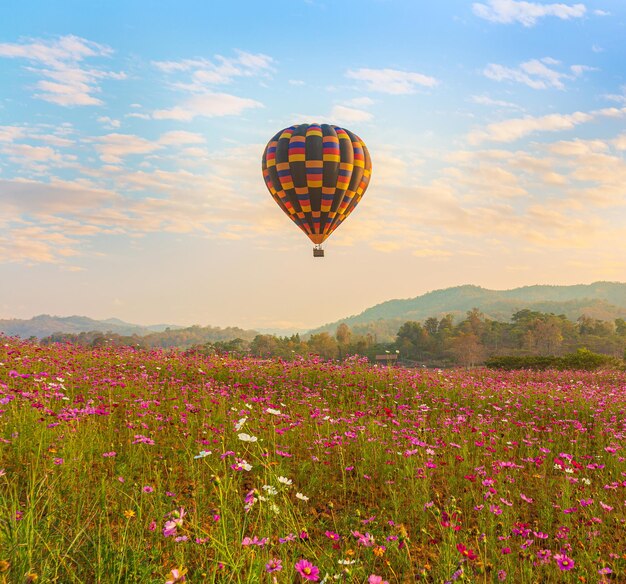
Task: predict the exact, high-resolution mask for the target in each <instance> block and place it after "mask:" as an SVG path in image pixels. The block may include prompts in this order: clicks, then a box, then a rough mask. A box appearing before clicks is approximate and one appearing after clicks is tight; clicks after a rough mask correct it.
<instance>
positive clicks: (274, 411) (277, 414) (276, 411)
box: [265, 408, 281, 416]
mask: <svg viewBox="0 0 626 584" xmlns="http://www.w3.org/2000/svg"><path fill="white" fill-rule="evenodd" d="M265 411H266V412H267V413H268V414H272V416H280V415H281V414H280V410H275V409H273V408H267V409H266V410H265Z"/></svg>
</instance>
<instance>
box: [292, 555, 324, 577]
mask: <svg viewBox="0 0 626 584" xmlns="http://www.w3.org/2000/svg"><path fill="white" fill-rule="evenodd" d="M295 569H296V572H298V574H300V576H301V577H302V579H303V580H311V581H312V582H317V581H318V580H319V573H320V569H319V568H318V567H317V566H314V565H313V564H312V563H311V562H309V561H308V560H304V559H302V560H300V561H298V562H296V565H295Z"/></svg>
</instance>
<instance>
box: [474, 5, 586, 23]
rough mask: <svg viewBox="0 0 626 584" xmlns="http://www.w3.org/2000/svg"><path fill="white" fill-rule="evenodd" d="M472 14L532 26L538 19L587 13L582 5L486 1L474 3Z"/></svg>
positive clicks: (564, 18)
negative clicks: (485, 2) (484, 2)
mask: <svg viewBox="0 0 626 584" xmlns="http://www.w3.org/2000/svg"><path fill="white" fill-rule="evenodd" d="M472 8H473V10H474V14H476V15H477V16H479V17H480V18H484V19H485V20H489V21H490V22H497V23H501V24H510V23H513V22H519V23H520V24H523V25H524V26H534V25H535V24H537V21H538V20H539V19H540V18H544V17H546V16H555V17H557V18H560V19H561V20H569V19H570V18H581V17H583V16H584V15H585V13H586V12H587V8H586V6H585V5H584V4H573V5H570V4H562V3H554V4H539V3H538V2H519V1H517V0H487V4H481V3H479V2H475V3H474V4H473V6H472Z"/></svg>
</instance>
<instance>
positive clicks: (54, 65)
mask: <svg viewBox="0 0 626 584" xmlns="http://www.w3.org/2000/svg"><path fill="white" fill-rule="evenodd" d="M112 52H113V51H112V49H111V48H110V47H107V46H105V45H101V44H98V43H94V42H92V41H88V40H86V39H83V38H80V37H77V36H74V35H67V36H63V37H60V38H58V39H57V40H53V41H44V40H36V39H32V40H30V41H25V42H23V43H0V57H5V58H13V59H25V60H27V61H29V62H30V63H34V64H35V67H28V68H27V69H28V70H29V71H31V72H33V73H35V74H36V75H38V76H40V77H43V79H41V80H40V81H38V82H37V84H36V85H35V87H36V89H37V92H36V93H35V94H34V97H37V98H39V99H42V100H44V101H48V102H51V103H55V104H57V105H61V106H76V105H100V104H102V101H101V100H100V99H98V98H97V97H95V95H94V94H96V93H98V92H99V91H100V85H99V82H100V80H101V79H105V78H110V79H125V77H126V75H125V74H124V73H115V72H112V71H104V70H100V69H94V68H84V67H83V66H82V64H81V63H82V62H83V61H84V60H85V59H88V58H97V57H109V56H110V55H111V54H112Z"/></svg>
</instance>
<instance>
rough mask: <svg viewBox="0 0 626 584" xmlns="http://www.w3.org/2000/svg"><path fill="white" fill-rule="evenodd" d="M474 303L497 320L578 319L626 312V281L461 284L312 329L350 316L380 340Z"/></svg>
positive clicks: (352, 323)
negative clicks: (504, 286)
mask: <svg viewBox="0 0 626 584" xmlns="http://www.w3.org/2000/svg"><path fill="white" fill-rule="evenodd" d="M472 308H478V309H480V310H481V311H482V312H483V313H484V315H485V316H486V317H487V318H490V319H492V320H503V321H506V320H510V318H511V316H512V315H513V314H514V313H515V312H517V311H518V310H522V309H524V308H528V309H531V310H537V311H540V312H553V313H554V314H564V315H565V316H567V318H569V319H571V320H576V319H577V318H579V317H580V316H581V315H583V314H585V315H587V316H590V317H592V318H597V319H599V320H614V319H615V318H626V284H625V283H621V282H595V283H593V284H577V285H574V286H524V287H522V288H514V289H513V290H487V289H486V288H481V287H480V286H471V285H466V286H456V287H454V288H446V289H444V290H435V291H433V292H428V293H427V294H423V295H422V296H417V297H415V298H409V299H406V300H389V301H387V302H383V303H382V304H377V305H376V306H373V307H371V308H368V309H367V310H364V311H363V312H362V313H361V314H357V315H355V316H350V317H348V318H344V319H341V320H338V321H336V322H333V323H329V324H326V325H324V326H322V327H319V328H317V329H315V330H312V331H309V333H308V334H314V333H319V332H323V331H327V332H335V330H336V328H337V326H338V325H339V324H340V323H342V322H345V323H346V324H347V325H348V326H349V327H350V328H351V329H353V331H354V332H357V333H361V334H363V333H367V332H371V333H372V334H375V335H377V340H378V341H381V342H385V341H389V340H392V339H393V336H394V335H395V332H397V330H398V328H399V326H400V325H401V324H402V323H404V322H406V321H408V320H416V321H423V320H425V319H427V318H429V317H431V316H434V317H438V318H441V317H442V316H445V315H446V314H452V315H453V316H455V317H456V319H459V318H461V317H464V316H465V313H466V312H467V311H468V310H471V309H472Z"/></svg>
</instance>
